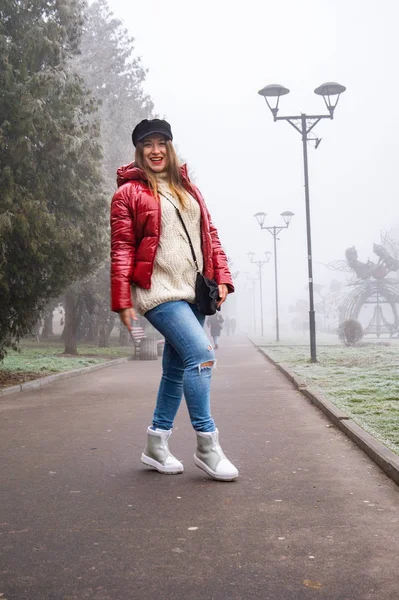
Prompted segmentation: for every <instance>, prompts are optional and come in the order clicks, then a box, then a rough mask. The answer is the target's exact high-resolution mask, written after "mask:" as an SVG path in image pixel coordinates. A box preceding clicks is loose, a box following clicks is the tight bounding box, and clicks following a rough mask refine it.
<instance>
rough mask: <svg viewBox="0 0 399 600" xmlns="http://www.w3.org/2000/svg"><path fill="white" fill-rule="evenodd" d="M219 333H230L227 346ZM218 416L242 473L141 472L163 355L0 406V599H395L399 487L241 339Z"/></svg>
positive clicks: (225, 373) (185, 438)
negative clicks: (230, 476) (230, 477)
mask: <svg viewBox="0 0 399 600" xmlns="http://www.w3.org/2000/svg"><path fill="white" fill-rule="evenodd" d="M223 342H224V343H226V340H223ZM218 357H219V364H218V368H217V370H216V371H215V374H214V383H213V398H214V400H213V407H214V408H213V413H214V416H215V418H216V421H217V423H218V426H219V429H220V431H221V440H222V443H223V447H224V449H225V451H226V454H227V455H228V456H229V457H230V458H231V460H232V461H233V462H234V463H235V464H236V465H237V466H238V467H239V469H240V471H241V476H240V478H239V479H238V481H237V482H235V483H218V482H214V481H211V480H210V479H208V478H207V477H206V476H205V475H204V474H203V472H202V471H200V470H199V469H198V468H197V467H195V466H194V464H193V460H192V455H193V453H194V444H195V437H194V434H193V432H192V431H191V429H190V426H189V421H188V416H187V411H186V409H185V407H182V410H181V412H180V414H179V417H178V420H177V423H176V425H177V426H176V429H175V432H174V435H173V437H172V439H171V447H172V450H173V451H174V452H175V454H176V455H177V457H178V458H180V459H183V461H184V464H185V473H184V474H183V475H176V476H163V475H160V474H158V473H156V472H153V471H150V470H146V469H145V467H142V466H141V463H140V460H139V459H140V454H141V451H142V447H143V443H144V438H145V430H146V427H147V425H148V423H149V422H150V416H151V413H152V409H153V404H154V396H155V393H156V389H157V384H158V378H159V371H160V361H158V362H129V363H126V364H123V365H119V366H115V367H112V368H108V369H105V370H104V371H99V372H97V373H94V374H88V375H84V376H81V377H77V378H73V379H70V380H65V381H60V382H58V383H55V384H53V385H50V386H48V387H46V388H44V389H42V390H38V391H32V392H25V393H22V394H17V395H13V396H9V397H8V398H7V397H5V398H4V399H3V400H1V401H0V413H1V415H0V452H1V466H0V489H1V506H0V598H1V600H5V599H6V600H84V599H86V598H90V599H94V600H136V599H137V600H152V599H156V600H183V599H184V600H222V599H223V600H224V599H225V600H251V599H262V600H269V599H270V600H304V599H308V598H309V599H312V598H320V599H323V600H377V599H378V600H397V599H398V597H399V591H398V590H399V584H398V564H399V562H398V561H399V535H398V531H399V489H398V487H397V486H396V485H395V484H394V483H392V482H391V481H390V480H389V479H388V478H387V477H386V476H385V475H384V474H383V473H381V472H380V470H379V469H378V468H377V467H376V466H375V465H374V464H373V463H372V462H371V461H370V460H369V459H368V458H367V457H366V456H365V455H364V454H363V453H362V452H361V451H360V450H358V448H357V447H356V446H354V445H353V444H352V442H350V441H349V440H348V439H346V437H345V436H344V435H343V434H342V433H340V432H339V431H337V430H336V429H335V428H334V427H330V425H329V423H328V421H327V420H326V419H325V417H324V416H323V415H322V414H321V413H320V412H319V411H318V410H317V409H316V408H314V407H313V406H312V405H310V404H308V403H307V401H306V400H305V399H304V398H303V397H302V396H301V395H300V393H299V392H297V391H295V390H293V389H292V388H291V385H290V384H289V383H288V382H287V381H286V379H285V378H284V377H283V376H282V375H281V374H280V373H279V372H278V371H277V370H276V369H275V368H274V367H273V366H272V365H271V364H269V363H268V362H267V361H266V360H265V359H264V358H263V357H262V356H261V355H260V354H258V353H257V351H256V350H255V348H254V347H253V346H252V345H250V344H249V342H247V341H245V340H241V341H239V340H238V341H235V342H234V345H231V346H228V347H225V348H221V349H220V350H219V356H218Z"/></svg>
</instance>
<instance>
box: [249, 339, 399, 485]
mask: <svg viewBox="0 0 399 600" xmlns="http://www.w3.org/2000/svg"><path fill="white" fill-rule="evenodd" d="M250 341H251V342H252V340H250ZM252 344H254V342H252ZM254 346H255V347H256V348H257V349H258V351H259V352H260V353H261V354H263V356H265V358H267V360H268V361H269V362H271V363H272V364H273V365H274V366H275V367H277V369H278V370H279V371H280V372H281V373H283V374H284V375H285V376H286V377H287V379H289V381H291V383H292V384H293V385H294V387H295V388H296V389H297V390H298V391H299V392H301V394H302V395H303V396H305V397H306V398H307V399H308V400H310V402H311V403H312V404H314V405H315V406H317V408H319V409H320V410H321V411H323V413H324V414H325V415H326V416H327V417H328V418H329V419H330V421H332V422H333V423H334V425H336V426H337V427H338V429H340V430H341V431H343V432H344V433H345V434H346V435H347V436H348V437H349V438H350V439H351V440H352V441H353V442H355V444H356V445H357V446H359V448H360V449H361V450H363V452H365V453H366V454H367V455H368V456H369V457H370V458H371V459H372V460H373V461H374V462H375V463H376V465H378V466H379V467H380V469H382V470H383V471H384V473H386V475H388V477H390V479H392V480H393V481H394V482H395V483H396V484H397V485H399V456H398V455H397V454H395V453H394V452H392V451H391V450H389V448H387V447H386V446H384V444H382V443H381V442H379V441H378V440H376V439H375V438H374V437H373V436H372V435H370V434H369V433H367V431H365V430H364V429H362V427H360V426H359V425H357V424H356V423H355V422H354V421H352V419H351V418H350V417H348V415H347V414H345V413H344V412H343V411H342V410H340V409H339V408H338V407H337V406H335V405H334V404H333V403H332V402H330V401H329V400H327V398H324V396H322V395H321V394H319V393H316V392H313V391H312V390H311V389H309V388H308V387H307V384H306V382H305V381H304V380H303V379H301V378H300V377H298V375H296V374H295V373H293V372H292V371H291V370H290V369H289V368H288V367H287V366H286V365H284V364H282V363H279V362H278V361H276V360H274V359H273V358H272V357H271V356H269V354H267V352H266V351H265V350H263V349H262V348H261V347H259V346H256V344H254Z"/></svg>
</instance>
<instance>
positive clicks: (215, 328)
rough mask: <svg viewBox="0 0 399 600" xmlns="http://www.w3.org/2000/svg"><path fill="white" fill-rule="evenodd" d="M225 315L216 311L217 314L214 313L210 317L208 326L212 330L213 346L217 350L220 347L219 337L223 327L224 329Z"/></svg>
mask: <svg viewBox="0 0 399 600" xmlns="http://www.w3.org/2000/svg"><path fill="white" fill-rule="evenodd" d="M223 321H224V319H223V317H222V315H221V314H218V313H216V314H215V315H212V316H211V317H208V327H209V329H210V332H211V338H212V339H213V346H214V348H215V350H217V349H218V348H219V337H220V334H221V333H222V329H223ZM227 322H228V319H226V323H227Z"/></svg>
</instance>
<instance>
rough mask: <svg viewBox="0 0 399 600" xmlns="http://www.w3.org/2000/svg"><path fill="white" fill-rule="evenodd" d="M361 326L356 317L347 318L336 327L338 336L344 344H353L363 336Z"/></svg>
mask: <svg viewBox="0 0 399 600" xmlns="http://www.w3.org/2000/svg"><path fill="white" fill-rule="evenodd" d="M363 335H364V332H363V327H362V326H361V324H360V323H359V321H356V319H348V320H347V321H344V322H343V323H341V324H340V326H339V327H338V336H339V339H340V340H341V342H343V343H344V344H345V346H355V344H357V343H358V342H360V340H361V339H362V338H363Z"/></svg>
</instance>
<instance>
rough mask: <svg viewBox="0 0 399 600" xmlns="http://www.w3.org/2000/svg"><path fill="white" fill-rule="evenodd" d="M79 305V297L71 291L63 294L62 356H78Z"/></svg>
mask: <svg viewBox="0 0 399 600" xmlns="http://www.w3.org/2000/svg"><path fill="white" fill-rule="evenodd" d="M80 304H81V302H80V299H79V296H77V295H76V294H75V293H74V292H73V291H68V292H67V293H66V294H65V303H64V307H65V326H64V331H63V337H64V344H65V348H64V354H73V355H77V354H78V349H77V345H76V342H77V338H76V334H77V331H78V327H79V323H80V319H81V316H82V315H81V312H82V311H81V310H80V309H81V306H80Z"/></svg>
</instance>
